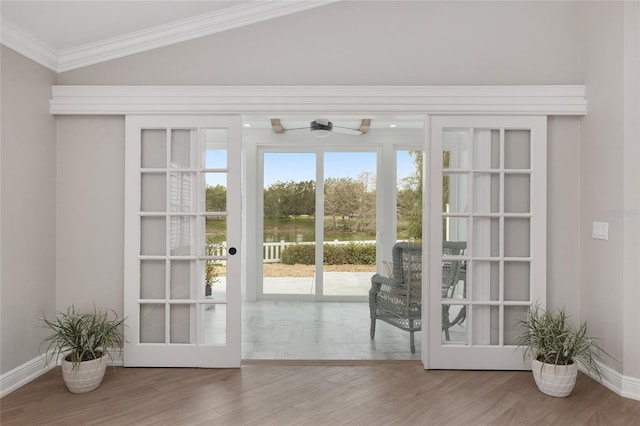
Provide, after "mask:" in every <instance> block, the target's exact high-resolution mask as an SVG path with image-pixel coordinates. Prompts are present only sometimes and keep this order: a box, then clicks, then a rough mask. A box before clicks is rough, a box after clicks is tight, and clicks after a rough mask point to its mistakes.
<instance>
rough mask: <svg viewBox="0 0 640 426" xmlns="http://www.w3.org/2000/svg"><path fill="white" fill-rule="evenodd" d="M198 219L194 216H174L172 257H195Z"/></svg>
mask: <svg viewBox="0 0 640 426" xmlns="http://www.w3.org/2000/svg"><path fill="white" fill-rule="evenodd" d="M195 225H196V219H195V217H193V216H172V217H171V218H170V230H169V232H170V244H171V255H172V256H193V255H195V248H196V245H195V244H194V241H193V239H194V237H195V235H196V233H195Z"/></svg>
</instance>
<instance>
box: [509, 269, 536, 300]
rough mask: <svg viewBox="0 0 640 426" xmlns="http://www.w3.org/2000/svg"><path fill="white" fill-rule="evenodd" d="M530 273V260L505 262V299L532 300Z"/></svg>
mask: <svg viewBox="0 0 640 426" xmlns="http://www.w3.org/2000/svg"><path fill="white" fill-rule="evenodd" d="M530 274H531V264H530V263H529V262H505V263H504V300H507V301H521V302H524V301H528V300H530V282H529V281H530V278H529V277H530V276H531V275H530Z"/></svg>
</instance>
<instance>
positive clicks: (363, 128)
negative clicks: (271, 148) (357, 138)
mask: <svg viewBox="0 0 640 426" xmlns="http://www.w3.org/2000/svg"><path fill="white" fill-rule="evenodd" d="M271 127H272V128H273V131H274V132H276V133H285V132H288V131H292V130H305V129H308V130H309V131H310V132H311V134H312V135H313V136H316V137H318V138H324V137H327V136H329V135H330V134H331V133H332V132H336V133H344V134H347V135H362V134H365V133H367V132H368V131H369V128H370V127H371V119H370V118H363V119H362V120H361V122H360V127H359V128H357V129H352V128H350V127H342V126H335V125H334V124H333V123H332V122H331V121H329V120H328V119H326V118H316V119H315V120H313V121H312V122H311V123H309V126H307V127H296V128H293V129H285V128H284V127H282V122H281V121H280V119H279V118H272V119H271Z"/></svg>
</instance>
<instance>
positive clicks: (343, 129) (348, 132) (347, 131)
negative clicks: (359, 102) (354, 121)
mask: <svg viewBox="0 0 640 426" xmlns="http://www.w3.org/2000/svg"><path fill="white" fill-rule="evenodd" d="M333 131H334V132H336V133H343V134H345V135H361V134H362V132H361V131H360V130H358V129H352V128H350V127H340V126H336V125H334V126H333Z"/></svg>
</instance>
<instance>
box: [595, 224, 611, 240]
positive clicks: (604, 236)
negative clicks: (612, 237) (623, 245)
mask: <svg viewBox="0 0 640 426" xmlns="http://www.w3.org/2000/svg"><path fill="white" fill-rule="evenodd" d="M593 238H594V239H596V240H608V239H609V223H608V222H593Z"/></svg>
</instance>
